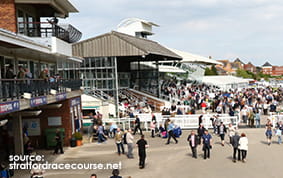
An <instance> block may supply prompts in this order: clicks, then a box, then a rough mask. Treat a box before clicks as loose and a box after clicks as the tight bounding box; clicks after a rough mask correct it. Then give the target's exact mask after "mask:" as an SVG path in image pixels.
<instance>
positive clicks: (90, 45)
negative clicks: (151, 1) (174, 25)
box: [73, 31, 182, 60]
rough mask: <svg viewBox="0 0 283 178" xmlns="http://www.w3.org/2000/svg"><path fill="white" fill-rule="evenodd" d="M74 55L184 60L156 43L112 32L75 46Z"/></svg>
mask: <svg viewBox="0 0 283 178" xmlns="http://www.w3.org/2000/svg"><path fill="white" fill-rule="evenodd" d="M73 53H74V54H73V55H75V56H80V57H110V56H117V57H118V56H147V55H158V56H164V57H169V58H174V60H181V59H182V58H181V57H180V56H178V55H177V54H175V53H174V52H172V51H170V50H169V49H167V48H165V47H164V46H162V45H160V44H159V43H157V42H155V41H151V40H148V39H143V38H137V37H134V36H130V35H127V34H123V33H119V32H116V31H112V32H110V33H106V34H103V35H100V36H97V37H94V38H90V39H87V40H84V41H81V42H78V43H75V44H73Z"/></svg>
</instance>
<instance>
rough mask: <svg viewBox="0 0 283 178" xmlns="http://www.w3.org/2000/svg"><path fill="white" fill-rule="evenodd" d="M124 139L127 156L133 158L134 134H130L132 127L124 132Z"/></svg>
mask: <svg viewBox="0 0 283 178" xmlns="http://www.w3.org/2000/svg"><path fill="white" fill-rule="evenodd" d="M126 140H127V146H128V154H127V156H128V158H129V159H133V158H134V156H133V147H134V136H133V135H132V129H129V130H128V133H127V134H126Z"/></svg>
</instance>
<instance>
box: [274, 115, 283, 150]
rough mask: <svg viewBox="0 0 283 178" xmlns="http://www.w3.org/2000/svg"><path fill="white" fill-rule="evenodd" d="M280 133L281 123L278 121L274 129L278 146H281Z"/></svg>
mask: <svg viewBox="0 0 283 178" xmlns="http://www.w3.org/2000/svg"><path fill="white" fill-rule="evenodd" d="M282 131H283V125H282V121H280V122H279V123H278V124H277V126H276V129H275V135H276V136H277V137H278V144H279V145H280V144H282Z"/></svg>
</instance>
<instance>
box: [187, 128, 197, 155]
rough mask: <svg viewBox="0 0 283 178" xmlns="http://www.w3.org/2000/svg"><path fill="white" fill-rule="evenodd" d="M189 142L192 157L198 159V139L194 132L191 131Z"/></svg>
mask: <svg viewBox="0 0 283 178" xmlns="http://www.w3.org/2000/svg"><path fill="white" fill-rule="evenodd" d="M187 141H188V142H189V144H190V147H191V150H192V157H193V158H196V159H197V145H198V138H197V135H196V134H195V131H194V130H192V131H191V134H190V135H189V136H188V139H187Z"/></svg>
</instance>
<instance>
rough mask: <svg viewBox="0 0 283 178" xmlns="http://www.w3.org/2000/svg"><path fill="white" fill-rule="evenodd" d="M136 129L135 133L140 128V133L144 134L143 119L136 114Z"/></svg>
mask: <svg viewBox="0 0 283 178" xmlns="http://www.w3.org/2000/svg"><path fill="white" fill-rule="evenodd" d="M135 124H136V126H135V130H134V134H133V135H135V134H136V132H137V130H138V129H139V130H140V134H141V135H142V129H141V121H140V118H139V117H138V116H136V120H135Z"/></svg>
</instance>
